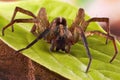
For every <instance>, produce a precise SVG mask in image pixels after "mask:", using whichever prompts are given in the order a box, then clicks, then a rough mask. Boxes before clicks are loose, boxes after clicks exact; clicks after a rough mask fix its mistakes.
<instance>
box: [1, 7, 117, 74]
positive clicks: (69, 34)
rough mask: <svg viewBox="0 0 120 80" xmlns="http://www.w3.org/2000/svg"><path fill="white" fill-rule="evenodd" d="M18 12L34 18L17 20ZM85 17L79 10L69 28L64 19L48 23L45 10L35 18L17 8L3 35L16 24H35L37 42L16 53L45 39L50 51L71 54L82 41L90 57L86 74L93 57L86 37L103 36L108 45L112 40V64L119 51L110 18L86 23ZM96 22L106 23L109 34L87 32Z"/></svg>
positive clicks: (82, 11)
mask: <svg viewBox="0 0 120 80" xmlns="http://www.w3.org/2000/svg"><path fill="white" fill-rule="evenodd" d="M17 12H20V13H23V14H26V15H29V16H31V17H32V18H29V19H15V16H16V14H17ZM84 17H85V12H84V9H82V8H79V10H78V13H77V15H76V17H75V19H74V20H73V22H72V24H71V26H70V27H67V21H66V19H65V18H63V17H56V18H55V19H53V21H52V22H51V23H50V22H49V21H48V18H47V13H46V9H45V8H41V9H40V10H39V13H38V15H37V16H35V15H34V14H33V13H32V12H31V11H28V10H25V9H23V8H20V7H16V8H15V10H14V14H13V17H12V19H11V22H10V23H9V24H8V25H6V26H5V27H3V29H2V35H4V30H5V29H7V28H8V27H10V26H11V28H12V31H14V27H13V24H14V23H34V25H33V27H32V29H31V32H32V33H33V34H34V35H35V36H37V38H36V39H35V40H33V41H32V42H31V43H30V44H28V45H27V46H26V47H25V48H22V49H19V50H18V51H16V53H17V52H20V51H23V50H26V49H28V48H30V47H31V46H33V45H34V44H35V43H36V42H37V41H39V40H40V39H42V38H44V40H46V41H47V42H48V43H50V44H51V46H50V51H59V50H62V51H65V52H66V53H69V52H70V48H71V46H72V45H74V44H75V43H77V42H78V41H80V40H82V41H83V43H84V46H85V49H86V53H87V55H88V57H89V62H88V65H87V69H86V72H88V70H89V67H90V65H91V61H92V56H91V54H90V50H89V48H88V43H87V40H86V37H88V36H91V35H94V34H96V35H98V36H101V37H105V38H106V44H107V42H108V39H110V40H112V42H113V45H114V49H115V53H114V55H113V57H112V59H111V60H110V62H112V61H113V60H114V59H115V57H116V55H117V53H118V50H117V46H116V42H115V38H114V37H113V36H111V35H110V31H109V29H110V27H109V18H106V17H100V18H99V17H94V18H90V19H89V20H87V21H86V20H85V19H84ZM96 21H97V22H105V23H106V28H107V34H106V33H103V32H101V31H97V30H94V31H86V28H87V27H88V25H89V23H90V22H96ZM93 27H94V26H93Z"/></svg>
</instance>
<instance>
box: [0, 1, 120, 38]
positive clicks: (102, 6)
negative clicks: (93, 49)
mask: <svg viewBox="0 0 120 80" xmlns="http://www.w3.org/2000/svg"><path fill="white" fill-rule="evenodd" d="M0 1H7V2H11V1H19V0H0ZM22 1H24V0H22ZM33 1H34V0H33ZM60 1H64V2H67V3H70V4H72V5H75V6H77V7H78V8H79V7H82V8H84V9H85V12H86V13H87V14H88V15H89V16H91V17H109V18H110V31H111V33H112V34H113V35H116V36H117V38H118V39H120V16H119V15H120V10H119V9H120V0H60ZM100 25H101V26H102V27H103V28H104V26H105V25H104V24H103V23H100Z"/></svg>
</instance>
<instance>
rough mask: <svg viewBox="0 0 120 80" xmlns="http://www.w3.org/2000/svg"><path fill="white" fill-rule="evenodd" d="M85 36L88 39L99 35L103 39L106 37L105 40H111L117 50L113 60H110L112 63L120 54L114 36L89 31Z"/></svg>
mask: <svg viewBox="0 0 120 80" xmlns="http://www.w3.org/2000/svg"><path fill="white" fill-rule="evenodd" d="M85 35H86V37H88V36H92V35H99V36H101V37H105V38H108V39H110V40H111V41H112V42H113V45H114V50H115V53H114V55H113V57H112V59H111V60H110V63H111V62H112V61H113V60H114V59H115V58H116V55H117V53H118V49H117V45H116V42H115V38H114V37H113V36H111V35H108V34H105V33H103V32H101V31H89V32H86V33H85Z"/></svg>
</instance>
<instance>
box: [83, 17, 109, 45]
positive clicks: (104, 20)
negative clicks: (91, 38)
mask: <svg viewBox="0 0 120 80" xmlns="http://www.w3.org/2000/svg"><path fill="white" fill-rule="evenodd" d="M90 22H105V23H106V29H107V35H110V25H109V18H106V17H101V18H99V17H94V18H91V19H89V20H87V21H86V22H85V23H84V24H83V29H84V31H86V28H87V26H88V25H89V23H90ZM84 25H85V26H84ZM107 43H108V37H106V44H107Z"/></svg>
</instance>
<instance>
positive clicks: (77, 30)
mask: <svg viewBox="0 0 120 80" xmlns="http://www.w3.org/2000/svg"><path fill="white" fill-rule="evenodd" d="M70 31H71V33H72V35H73V38H74V42H75V43H77V42H78V41H79V39H80V37H81V39H82V41H83V44H84V46H85V49H86V53H87V55H88V57H89V62H88V66H87V69H86V72H88V70H89V68H90V65H91V62H92V56H91V53H90V50H89V48H88V43H87V40H86V37H85V34H84V31H83V30H82V28H81V27H80V26H79V25H77V24H74V23H73V24H72V29H70ZM76 35H79V36H76Z"/></svg>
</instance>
